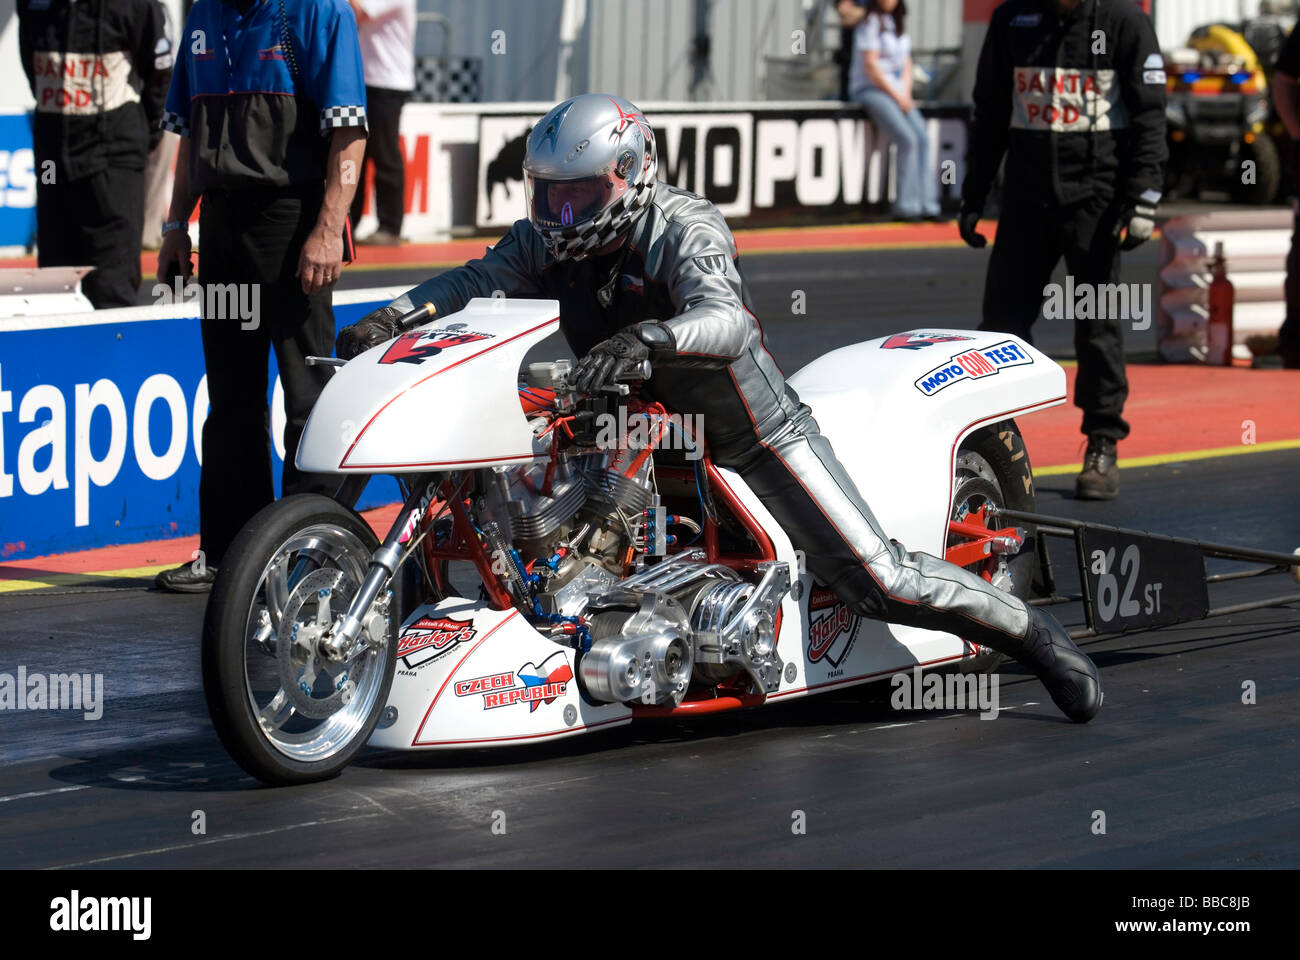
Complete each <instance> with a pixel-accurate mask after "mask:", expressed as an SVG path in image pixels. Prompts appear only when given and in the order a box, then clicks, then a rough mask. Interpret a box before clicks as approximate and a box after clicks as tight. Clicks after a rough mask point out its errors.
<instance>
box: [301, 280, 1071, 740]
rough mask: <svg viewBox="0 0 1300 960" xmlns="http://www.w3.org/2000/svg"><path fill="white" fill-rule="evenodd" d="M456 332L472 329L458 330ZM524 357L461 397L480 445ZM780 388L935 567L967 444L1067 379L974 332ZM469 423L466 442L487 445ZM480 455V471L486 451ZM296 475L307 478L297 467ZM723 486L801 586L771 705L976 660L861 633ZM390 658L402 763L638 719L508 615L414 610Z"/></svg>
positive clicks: (1024, 351) (858, 621)
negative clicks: (411, 756)
mask: <svg viewBox="0 0 1300 960" xmlns="http://www.w3.org/2000/svg"><path fill="white" fill-rule="evenodd" d="M483 303H487V304H489V309H490V305H491V303H492V301H474V302H473V304H483ZM473 304H472V306H473ZM543 306H545V307H546V308H547V309H541V308H542V307H543ZM552 307H553V304H551V303H549V302H544V303H540V302H535V308H536V309H538V310H540V312H538V313H534V314H532V315H531V316H524V315H522V314H521V315H520V316H519V317H518V320H517V325H515V326H505V325H502V326H501V327H499V328H490V327H488V325H487V321H486V320H485V319H484V318H483V317H482V315H481V314H479V315H475V317H474V318H473V319H472V320H469V321H468V322H470V324H471V326H470V329H474V330H483V331H489V332H493V331H495V330H497V329H499V330H500V333H501V335H502V337H503V338H504V337H505V336H509V335H514V336H517V337H518V339H517V340H516V341H515V342H516V343H520V344H523V345H525V346H526V344H527V343H530V342H532V339H536V338H538V337H540V336H543V335H545V333H546V332H549V331H550V330H551V329H553V327H552V326H550V325H545V326H544V327H542V328H539V329H537V330H534V329H533V328H534V327H536V325H537V324H540V323H542V322H543V320H542V318H543V316H544V315H549V316H554V312H553V309H551V308H552ZM466 312H468V311H466ZM458 319H463V320H466V319H468V318H466V316H465V314H460V315H458ZM489 319H490V318H489ZM512 331H518V332H517V333H512ZM521 333H522V334H524V335H520V334H521ZM530 337H531V338H532V339H530ZM386 348H387V345H386V346H385V347H378V348H376V349H375V351H371V353H369V354H366V355H364V357H371V356H372V355H375V356H377V355H378V353H377V352H379V351H383V350H384V349H386ZM523 349H524V346H520V347H519V348H518V350H517V352H514V353H513V354H512V356H513V359H512V360H511V363H512V364H513V365H512V366H511V367H510V372H509V376H508V377H507V376H504V374H503V375H502V376H503V379H502V380H501V382H500V383H495V382H494V383H493V384H491V385H488V384H486V383H484V382H482V381H481V380H479V378H480V377H481V376H487V374H486V373H482V374H480V373H478V372H477V371H476V380H479V382H476V383H475V384H474V387H473V389H471V388H470V386H469V385H468V384H465V385H463V386H462V387H461V388H459V389H461V390H463V394H462V395H461V396H458V397H457V398H456V399H455V402H456V403H457V404H459V405H460V407H459V409H461V410H463V411H465V413H464V415H463V416H464V418H465V419H467V420H469V421H470V422H472V423H473V422H475V421H474V418H475V417H484V416H487V415H488V414H489V413H490V414H491V416H492V417H493V418H496V419H493V421H492V423H493V426H492V428H491V431H490V432H492V433H493V434H494V435H498V436H500V437H505V436H507V434H506V432H505V429H504V428H503V426H502V424H505V423H507V422H508V421H510V420H511V419H512V418H513V416H514V415H515V414H516V412H517V411H518V410H519V407H518V404H517V403H516V402H515V391H514V385H515V381H514V376H515V371H516V370H517V368H518V363H519V357H520V356H521V355H522V351H523ZM448 353H450V354H454V351H448ZM503 355H504V352H503ZM973 355H975V356H973ZM980 358H982V359H980ZM452 359H454V357H448V358H447V360H448V361H450V360H452ZM476 362H477V361H475V363H476ZM374 364H375V361H374V360H372V361H371V362H370V363H369V364H357V365H356V368H357V371H358V373H359V375H358V376H357V377H356V380H357V382H358V384H359V385H360V388H365V386H366V385H367V384H369V383H370V378H371V377H372V376H373V368H374ZM403 366H405V365H403ZM463 366H465V367H473V366H474V363H469V364H464V365H463ZM352 367H353V364H349V365H348V366H347V367H345V368H343V373H342V374H341V375H340V376H342V375H345V374H347V373H348V372H349V370H351V368H352ZM412 367H413V369H414V370H415V371H417V372H418V373H419V374H420V375H422V376H423V375H427V374H428V373H430V372H431V368H429V366H428V364H427V363H426V364H425V365H423V366H422V367H421V366H419V365H412ZM480 369H486V368H480ZM385 370H387V368H385ZM402 372H403V371H398V373H402ZM941 374H942V375H941ZM493 375H494V376H495V374H493ZM442 376H443V375H441V374H440V375H439V376H437V377H435V378H434V380H435V381H436V380H439V379H441V378H442ZM339 380H340V377H336V378H335V381H334V382H333V383H331V385H330V386H331V388H332V387H334V386H335V384H337V383H338V382H339ZM448 382H451V381H450V380H448ZM790 382H791V384H792V385H793V386H794V387H795V389H796V390H797V391H798V392H799V395H800V398H801V399H802V400H803V401H804V402H805V403H807V404H809V406H810V407H811V408H812V411H813V415H814V416H815V417H816V419H817V422H818V424H819V425H820V427H821V430H822V432H823V433H824V434H825V435H826V436H827V437H828V438H829V439H830V441H831V443H832V445H833V446H834V448H835V453H836V455H837V456H838V457H839V459H840V460H841V462H843V464H844V465H845V467H846V469H847V470H848V471H849V473H850V475H851V476H852V477H853V478H854V480H855V481H856V483H857V485H858V487H859V489H860V490H861V492H862V494H863V496H864V497H865V498H866V500H867V502H868V504H869V505H870V506H871V508H872V510H873V512H874V513H875V515H876V517H877V519H878V520H879V521H880V524H881V526H882V527H883V529H884V531H885V533H886V535H888V536H890V537H893V538H895V539H897V540H899V541H900V542H902V543H903V544H905V545H906V546H907V547H908V549H909V550H923V551H925V552H927V553H932V554H935V555H937V556H942V555H943V553H944V547H945V542H946V534H947V521H948V516H949V513H950V510H951V499H952V476H953V468H954V461H955V457H956V451H957V447H958V445H959V444H960V442H961V440H962V439H963V438H964V437H965V436H966V435H967V434H969V433H970V432H971V431H972V430H974V429H976V428H978V427H980V426H983V425H986V424H989V423H996V422H998V421H1000V420H1003V419H1006V418H1008V417H1013V416H1020V415H1023V414H1025V413H1029V412H1031V411H1033V410H1039V409H1043V408H1045V407H1051V406H1055V405H1057V404H1060V403H1062V402H1064V400H1065V373H1064V371H1063V370H1062V369H1061V368H1060V367H1059V366H1058V365H1057V364H1056V363H1054V362H1053V361H1051V360H1050V359H1048V358H1047V357H1046V356H1045V355H1043V354H1042V353H1040V352H1039V351H1037V350H1035V349H1034V348H1033V347H1031V346H1029V345H1028V344H1026V343H1024V342H1023V341H1021V340H1018V339H1017V338H1015V337H1011V336H1008V335H1005V334H996V333H981V332H976V331H970V330H944V331H914V332H912V333H908V334H899V335H896V336H894V337H886V338H881V339H879V340H872V341H869V342H866V343H860V344H855V345H853V346H849V347H845V348H843V349H841V350H836V351H834V352H833V353H829V354H827V355H826V356H824V357H821V358H820V359H818V360H815V361H814V362H813V363H811V364H809V365H808V366H807V367H805V368H804V369H802V370H800V371H799V372H798V373H797V374H795V375H794V376H793V377H791V378H790ZM407 389H408V390H409V391H410V392H417V391H419V390H423V389H424V387H423V386H422V385H420V386H415V387H413V388H412V387H408V388H407ZM440 396H441V394H436V393H433V392H431V393H429V394H428V397H429V399H427V400H425V401H424V402H427V403H433V404H436V403H438V402H439V401H438V399H435V397H440ZM386 399H387V395H386V394H383V393H381V392H380V391H378V390H376V391H375V392H374V395H373V399H371V400H369V401H368V402H370V403H371V404H372V406H375V407H378V406H380V405H382V404H383V403H384V402H385V400H386ZM505 400H508V401H509V402H503V401H505ZM493 405H495V406H498V407H508V408H509V409H508V410H495V409H492V407H493ZM319 409H320V408H319V406H318V410H319ZM349 409H353V401H351V400H350V401H349ZM339 410H340V411H341V410H342V407H340V408H339ZM684 412H689V411H684ZM339 415H341V413H340V414H339ZM385 415H387V414H386V413H385ZM315 416H316V415H315V414H313V418H315ZM520 416H521V417H522V415H520ZM441 419H443V418H440V420H441ZM418 422H419V424H420V429H413V428H411V427H410V426H409V425H407V426H406V427H405V428H404V429H405V431H406V432H405V434H403V435H402V437H401V443H400V444H399V445H398V449H410V448H411V445H412V443H424V444H429V443H431V441H430V440H428V439H427V437H428V434H429V433H430V432H431V426H432V424H433V423H434V421H433V420H432V419H431V418H430V417H428V416H427V415H426V416H425V417H424V418H423V419H422V420H419V421H418ZM481 422H482V421H479V422H478V423H481ZM478 423H476V425H475V426H476V430H482V431H483V432H484V433H487V432H489V431H488V430H486V429H483V428H482V427H480V426H479V425H478ZM308 426H309V428H310V426H311V424H310V423H309V425H308ZM525 429H526V428H525ZM304 439H305V438H304ZM425 449H427V450H430V451H433V450H434V447H432V446H428V447H426V448H425ZM476 449H480V450H483V455H484V456H487V453H486V450H484V448H481V447H480V448H476ZM501 449H506V448H505V447H502V448H501ZM436 451H437V452H436V453H432V452H431V453H430V454H429V455H430V456H433V455H437V456H446V457H451V456H455V457H457V458H463V457H464V456H465V455H464V454H463V453H460V452H458V450H457V449H455V448H453V447H452V446H450V444H448V445H447V446H445V447H443V446H439V447H437V448H436ZM299 462H300V465H305V464H303V461H302V457H301V455H300V458H299ZM311 469H317V468H316V467H311ZM720 474H721V476H722V478H723V480H725V481H726V483H727V485H728V486H730V488H731V490H732V492H733V493H734V495H735V497H736V499H737V500H739V501H740V503H741V504H742V505H743V506H744V507H745V508H746V509H747V510H748V511H749V512H750V513H751V514H752V515H753V517H754V518H755V520H756V521H757V522H758V524H759V525H760V526H762V527H763V528H764V530H766V531H767V532H768V534H769V537H770V539H771V541H772V546H773V549H774V551H775V553H776V557H777V559H778V560H780V561H785V562H787V563H789V564H790V566H791V570H792V571H797V572H796V574H795V577H794V578H792V579H797V580H798V589H797V590H792V591H791V592H790V593H789V594H787V595H786V597H785V598H784V600H783V601H782V603H781V612H782V616H781V625H780V631H779V634H778V637H777V653H778V655H779V656H780V658H781V660H782V661H783V663H784V668H783V670H782V674H781V683H780V687H779V689H778V690H777V691H776V692H774V693H772V694H770V695H769V697H768V702H777V701H779V700H782V699H790V698H794V697H800V696H805V695H807V694H809V693H815V692H819V691H821V690H825V689H830V688H833V687H837V686H846V685H852V684H856V683H863V682H866V681H869V680H872V679H880V678H884V677H888V676H890V675H892V674H895V673H898V672H900V671H907V670H910V669H911V668H912V667H913V666H915V665H917V664H920V665H923V666H935V665H939V664H943V663H949V662H953V661H956V660H960V659H962V658H963V657H969V656H971V655H972V653H973V652H974V651H973V650H972V648H971V647H970V645H969V644H967V643H965V642H964V641H963V640H961V639H960V638H958V637H956V636H954V635H953V634H949V633H941V632H937V631H932V630H921V629H918V628H915V627H905V626H896V625H891V624H886V623H881V622H878V621H873V620H868V619H866V618H863V617H860V616H858V615H856V614H854V613H853V612H852V611H850V610H849V609H848V608H847V607H846V606H845V605H844V604H842V603H840V602H839V601H838V599H837V598H835V597H833V596H832V595H830V594H828V593H827V592H825V591H824V590H820V589H817V588H816V584H815V583H814V582H813V580H812V578H811V576H810V575H809V574H807V573H806V572H802V571H799V567H800V566H801V564H800V562H799V557H798V555H797V554H796V552H795V550H794V548H793V546H792V544H791V542H790V538H789V536H788V535H787V534H786V533H785V532H784V531H782V530H781V529H780V528H779V527H778V526H777V525H776V522H775V520H773V518H772V516H771V514H770V513H769V512H768V510H767V509H766V508H765V507H764V505H763V504H762V502H761V501H760V500H759V499H758V498H757V497H756V496H755V495H754V493H753V492H752V491H751V490H750V489H749V487H748V486H747V485H746V484H745V482H744V481H743V480H742V479H741V477H740V476H739V475H738V474H736V473H735V472H734V471H732V470H727V469H723V470H720ZM397 658H398V663H397V669H396V673H395V675H394V678H393V685H392V689H391V692H390V694H389V701H388V707H389V710H388V711H387V712H386V714H385V718H384V720H383V721H382V725H381V727H380V728H379V729H377V730H376V731H375V733H374V734H373V736H372V737H371V739H370V742H371V744H373V745H375V746H379V747H387V748H395V749H404V750H411V749H447V748H465V747H476V746H490V745H505V744H510V743H529V742H539V741H542V740H548V739H556V738H559V737H565V736H570V735H572V734H576V733H581V732H585V731H587V730H590V729H595V728H601V727H612V726H617V725H620V724H624V723H628V722H630V720H631V719H632V715H633V713H632V710H631V709H630V708H629V707H627V706H626V705H623V704H600V705H593V704H591V703H588V702H587V701H585V700H584V699H583V698H582V696H581V695H580V694H579V690H578V680H577V678H576V677H575V676H574V673H575V670H574V651H573V650H572V649H571V648H569V647H567V646H562V645H560V644H557V643H555V642H553V641H552V640H550V639H548V638H546V637H544V636H543V635H542V634H540V633H538V632H537V631H536V630H535V629H534V628H533V627H532V626H531V625H530V624H529V623H528V622H527V621H526V619H525V618H524V617H523V616H522V615H521V614H519V613H518V612H517V611H498V610H493V609H490V608H488V607H487V606H485V605H483V604H481V603H478V602H475V601H471V600H466V599H461V598H451V599H448V600H446V601H444V602H442V603H441V604H438V605H436V606H433V605H430V606H425V607H421V608H420V609H419V610H417V611H416V612H415V613H413V614H412V615H411V616H410V617H408V618H407V620H406V623H405V624H404V625H403V627H402V630H401V636H400V639H399V641H398V649H397Z"/></svg>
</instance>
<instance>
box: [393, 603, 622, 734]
mask: <svg viewBox="0 0 1300 960" xmlns="http://www.w3.org/2000/svg"><path fill="white" fill-rule="evenodd" d="M573 658H574V650H573V649H572V648H570V647H562V646H560V645H559V644H557V643H555V642H554V641H553V640H549V639H547V638H546V637H544V636H542V635H541V634H540V633H538V632H537V631H536V630H534V629H533V628H532V626H531V625H529V623H528V621H527V620H525V619H524V618H523V616H522V615H520V613H519V612H518V611H516V610H492V609H490V608H488V607H485V606H483V605H481V604H479V603H476V602H475V601H473V600H464V599H461V598H459V597H452V598H448V599H447V600H444V601H443V602H442V603H440V604H437V605H426V606H423V607H420V608H419V609H418V610H416V611H415V612H414V613H413V614H411V615H410V616H409V617H407V619H406V623H405V624H404V625H403V626H402V629H401V632H400V637H399V639H398V643H397V669H396V671H395V672H394V674H393V686H392V688H391V689H390V691H389V693H388V709H387V711H386V712H385V715H384V717H383V718H382V719H381V720H380V724H381V726H380V727H379V728H378V729H376V730H375V732H374V733H373V734H372V735H371V737H370V743H371V745H372V746H376V747H390V748H393V749H398V750H412V749H417V750H418V749H437V748H443V749H445V748H448V747H475V746H493V745H504V744H509V743H537V742H540V741H542V740H554V739H557V738H560V737H568V736H572V735H573V734H575V733H584V732H586V731H587V730H591V729H593V728H600V727H612V726H617V725H618V724H621V723H627V722H629V721H630V720H631V719H632V711H631V710H630V709H629V708H628V707H626V706H624V705H623V704H621V703H615V704H600V705H598V706H595V705H592V704H590V703H587V702H586V701H585V700H583V699H582V697H581V696H580V695H579V693H578V680H577V677H576V676H574V673H575V671H574V669H573V667H574V663H573Z"/></svg>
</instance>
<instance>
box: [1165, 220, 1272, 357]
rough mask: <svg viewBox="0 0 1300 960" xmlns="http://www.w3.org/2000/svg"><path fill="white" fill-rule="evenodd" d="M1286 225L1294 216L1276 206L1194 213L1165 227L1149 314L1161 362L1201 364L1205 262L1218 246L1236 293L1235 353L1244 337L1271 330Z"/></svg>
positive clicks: (1205, 309) (1207, 278) (1245, 352)
mask: <svg viewBox="0 0 1300 960" xmlns="http://www.w3.org/2000/svg"><path fill="white" fill-rule="evenodd" d="M1293 222H1294V214H1293V213H1292V212H1291V211H1290V210H1286V209H1280V210H1242V211H1236V210H1232V211H1222V212H1214V213H1198V214H1193V215H1190V216H1185V217H1175V218H1174V219H1172V220H1170V221H1168V222H1167V223H1165V224H1164V226H1163V227H1162V228H1161V233H1162V236H1163V239H1162V240H1161V247H1160V272H1159V280H1160V298H1159V299H1160V308H1159V310H1158V312H1157V315H1156V334H1157V340H1158V342H1159V350H1160V355H1161V356H1162V357H1164V359H1166V360H1171V361H1175V362H1179V361H1189V360H1196V361H1199V360H1204V359H1205V353H1206V324H1207V322H1208V318H1209V302H1208V293H1209V287H1210V279H1211V278H1210V262H1211V261H1212V260H1213V259H1214V250H1215V245H1216V244H1218V243H1222V244H1223V251H1224V259H1225V261H1226V262H1227V268H1228V279H1229V280H1231V281H1232V284H1233V286H1234V287H1235V289H1236V306H1235V309H1234V310H1233V326H1232V330H1233V342H1234V344H1236V345H1237V346H1236V347H1235V348H1234V351H1235V352H1236V353H1237V355H1238V356H1248V355H1249V351H1248V350H1247V348H1246V346H1245V344H1246V341H1247V340H1248V339H1250V338H1253V337H1259V336H1272V335H1275V334H1276V333H1277V330H1278V327H1280V326H1281V325H1282V321H1283V320H1284V319H1285V318H1286V297H1285V292H1284V284H1285V282H1286V257H1287V253H1288V251H1289V250H1290V248H1291V233H1292V229H1293Z"/></svg>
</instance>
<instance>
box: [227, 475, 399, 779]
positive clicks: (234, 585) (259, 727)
mask: <svg viewBox="0 0 1300 960" xmlns="http://www.w3.org/2000/svg"><path fill="white" fill-rule="evenodd" d="M378 545H379V540H378V538H377V537H376V536H375V534H374V531H372V530H371V529H370V527H369V525H368V524H367V523H366V522H365V520H363V519H362V518H361V517H360V516H359V515H358V514H356V513H355V512H354V511H352V510H350V509H348V508H347V507H344V506H343V505H342V504H340V503H338V502H336V501H334V500H331V499H329V498H328V497H323V496H319V495H317V494H298V495H295V496H290V497H285V498H284V499H283V500H279V501H277V502H275V503H273V504H271V505H270V506H268V507H266V508H265V509H263V510H261V511H260V512H259V513H258V514H257V515H256V516H254V517H253V519H251V520H250V521H249V522H248V523H247V524H246V525H245V526H244V528H243V530H241V531H240V533H239V535H238V536H237V537H236V538H235V541H234V543H232V544H231V546H230V549H229V550H228V551H227V553H226V556H225V557H224V559H223V561H222V563H221V565H220V567H219V569H218V571H217V576H216V581H215V583H214V584H213V588H212V595H211V597H210V598H209V600H208V607H207V613H206V615H205V617H204V623H203V691H204V695H205V697H206V699H207V703H208V713H209V715H210V716H211V718H212V724H213V726H214V727H215V728H216V731H217V735H218V736H219V737H220V738H221V742H222V744H223V745H224V746H225V748H226V749H227V750H228V751H229V752H230V755H231V756H232V757H233V758H234V759H235V761H236V762H237V763H238V764H239V765H240V766H241V767H243V768H244V770H246V771H247V772H248V773H250V774H252V775H253V776H254V777H256V778H257V779H259V780H261V781H263V782H264V783H268V784H272V785H275V786H287V785H291V784H300V783H311V782H313V781H317V780H325V779H328V778H329V777H333V776H335V775H336V774H338V773H339V771H341V770H342V769H343V768H344V767H345V766H347V765H348V763H349V762H350V761H351V760H352V758H353V756H354V755H355V754H356V753H357V751H358V750H360V749H361V748H362V747H363V746H364V745H365V743H366V741H367V740H368V739H369V738H370V734H371V733H372V732H373V731H374V729H375V725H376V724H377V723H378V722H379V717H380V714H381V713H382V711H383V709H384V706H385V704H386V702H387V699H388V689H389V687H390V686H391V684H392V680H393V668H394V666H395V663H396V659H395V657H394V649H395V646H396V620H397V615H398V606H397V604H395V603H394V602H393V597H392V595H391V593H388V592H387V591H381V593H380V600H379V601H378V603H379V604H381V605H383V604H386V605H387V613H388V623H387V635H386V638H385V643H384V644H383V646H380V645H378V644H376V643H374V642H370V643H367V644H366V645H365V647H364V648H362V649H361V650H360V651H358V652H357V653H356V654H355V655H354V656H353V658H352V659H351V660H348V661H344V662H332V661H330V660H327V659H326V658H325V657H323V656H322V655H321V654H320V652H319V650H318V648H317V641H318V640H319V638H320V636H321V634H322V633H323V631H324V630H325V629H326V628H328V627H329V626H330V625H331V624H332V623H333V622H334V620H335V619H337V618H338V617H339V616H340V615H342V614H343V613H344V612H346V611H347V608H348V605H349V604H350V603H351V601H352V598H353V597H354V596H355V595H356V592H357V590H358V589H359V588H360V586H361V583H362V581H363V580H364V579H365V577H366V572H367V570H368V569H369V566H370V559H371V555H372V554H373V553H374V551H375V549H376V548H377V547H378ZM372 609H373V608H372ZM365 636H366V634H365V633H364V632H363V638H364V637H365Z"/></svg>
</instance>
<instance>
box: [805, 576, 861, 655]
mask: <svg viewBox="0 0 1300 960" xmlns="http://www.w3.org/2000/svg"><path fill="white" fill-rule="evenodd" d="M861 624H862V618H861V617H859V616H858V615H857V614H856V613H854V612H853V611H852V610H850V609H849V607H848V604H846V603H844V602H843V601H842V600H840V599H839V597H837V596H835V594H834V593H832V592H831V591H830V590H829V589H827V588H826V587H823V586H821V585H820V584H814V585H813V588H812V591H811V592H810V593H809V595H808V661H809V663H817V662H819V661H821V660H825V661H826V662H827V663H829V664H830V665H831V666H832V667H838V666H839V665H840V664H841V663H843V662H844V658H845V657H847V656H848V655H849V651H850V650H852V649H853V641H854V640H856V639H857V636H858V628H859V626H861Z"/></svg>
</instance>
